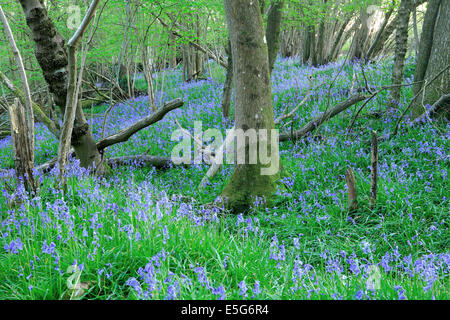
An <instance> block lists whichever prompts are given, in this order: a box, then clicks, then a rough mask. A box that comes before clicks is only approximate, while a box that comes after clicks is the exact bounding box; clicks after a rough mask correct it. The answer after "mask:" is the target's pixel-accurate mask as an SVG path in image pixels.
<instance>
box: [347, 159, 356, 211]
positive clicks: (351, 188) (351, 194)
mask: <svg viewBox="0 0 450 320" xmlns="http://www.w3.org/2000/svg"><path fill="white" fill-rule="evenodd" d="M345 182H346V183H347V189H348V211H349V212H353V211H355V210H356V209H358V194H357V191H356V183H355V174H354V173H353V169H352V168H351V167H348V168H347V171H346V172H345Z"/></svg>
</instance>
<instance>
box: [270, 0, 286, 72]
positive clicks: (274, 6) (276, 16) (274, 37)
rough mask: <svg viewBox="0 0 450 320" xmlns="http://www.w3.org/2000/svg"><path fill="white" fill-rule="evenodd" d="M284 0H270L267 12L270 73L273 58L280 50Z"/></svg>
mask: <svg viewBox="0 0 450 320" xmlns="http://www.w3.org/2000/svg"><path fill="white" fill-rule="evenodd" d="M283 6H284V0H276V1H272V3H271V5H270V8H269V12H268V14H267V28H266V38H267V47H268V51H269V72H270V73H272V70H273V66H274V65H275V60H276V58H277V55H278V52H279V51H280V32H281V19H282V16H283Z"/></svg>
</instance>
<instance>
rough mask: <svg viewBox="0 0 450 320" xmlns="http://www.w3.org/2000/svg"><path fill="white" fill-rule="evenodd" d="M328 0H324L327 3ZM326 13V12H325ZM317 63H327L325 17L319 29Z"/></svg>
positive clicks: (321, 20)
mask: <svg viewBox="0 0 450 320" xmlns="http://www.w3.org/2000/svg"><path fill="white" fill-rule="evenodd" d="M326 3H327V0H323V4H324V5H326ZM325 14H326V13H325ZM317 63H318V64H319V65H323V64H324V63H325V18H324V17H322V18H321V19H320V24H319V31H318V35H317Z"/></svg>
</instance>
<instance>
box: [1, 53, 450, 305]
mask: <svg viewBox="0 0 450 320" xmlns="http://www.w3.org/2000/svg"><path fill="white" fill-rule="evenodd" d="M341 67H342V64H340V63H336V64H329V65H326V66H323V67H320V68H312V67H305V66H299V65H297V64H296V63H295V61H294V60H292V59H279V60H278V61H277V65H276V69H275V70H274V74H273V79H272V81H273V96H274V109H275V116H276V117H277V116H278V115H280V113H281V112H282V110H283V109H284V108H285V107H286V105H288V106H289V108H290V109H293V108H294V107H295V106H296V105H297V104H298V103H299V102H300V101H301V100H302V99H303V97H304V95H305V94H306V91H307V87H308V81H309V80H308V76H309V75H310V74H312V75H313V77H314V86H318V85H319V84H323V85H322V86H318V87H316V88H315V89H314V90H313V91H312V93H311V98H310V99H309V100H308V102H307V103H306V104H305V105H304V106H302V107H301V109H300V110H299V111H298V112H297V113H296V115H295V116H294V129H295V128H300V127H301V126H302V125H303V124H304V123H306V122H307V121H309V120H310V119H311V118H312V117H313V116H314V115H317V114H318V113H319V112H321V111H323V110H325V109H326V108H327V106H329V107H332V106H333V105H335V104H336V103H338V102H339V101H342V100H345V99H346V98H348V96H349V91H350V87H351V84H352V79H353V72H354V71H355V72H356V73H357V75H358V77H357V78H356V84H355V87H364V82H365V81H364V79H363V77H362V73H361V66H359V65H357V64H355V65H345V66H343V67H342V68H341ZM413 69H414V64H413V61H412V60H411V59H410V60H408V63H407V66H406V71H405V72H406V82H407V83H411V82H412V74H413V72H414V70H413ZM211 70H212V71H211V74H210V75H209V76H208V79H207V80H205V81H199V82H194V83H182V81H181V76H182V75H181V70H179V69H177V70H167V71H164V72H162V73H161V74H159V78H158V80H157V81H158V84H159V87H161V85H162V83H163V82H164V88H165V89H164V94H163V95H162V96H161V95H157V101H161V102H164V101H168V100H171V99H174V98H178V97H181V98H182V99H183V100H184V101H185V105H184V106H183V107H182V108H180V109H178V110H175V111H172V112H171V113H169V114H168V115H167V116H166V117H165V118H164V119H163V120H162V121H160V122H158V123H157V124H155V125H153V126H151V127H149V128H148V129H146V130H142V131H140V132H139V133H137V134H136V135H134V136H133V137H132V138H131V139H130V140H129V141H128V142H126V143H123V144H119V145H115V146H113V147H111V148H109V149H108V150H107V151H106V157H116V156H125V155H138V154H143V153H145V152H146V151H148V154H150V155H160V156H167V157H169V156H170V154H171V150H172V148H173V146H174V145H175V144H176V143H177V142H175V141H171V139H170V137H171V134H172V132H173V131H174V130H176V129H177V126H176V125H175V123H174V120H175V119H178V120H179V121H180V123H181V125H182V126H183V127H184V128H188V129H190V130H191V131H192V128H193V126H194V121H202V123H203V130H206V129H208V128H217V129H220V130H221V131H222V132H223V133H225V130H226V129H227V128H230V127H231V126H232V123H225V122H223V121H222V117H221V110H220V102H221V96H222V87H223V82H224V74H223V71H222V70H221V69H220V68H218V67H217V66H215V65H212V66H211ZM391 70H392V62H391V61H382V62H379V63H375V64H370V65H367V66H365V67H364V71H365V74H366V78H367V82H368V84H369V86H370V87H375V88H380V87H381V86H384V85H389V81H390V79H391ZM163 75H164V76H163ZM334 78H336V81H334V84H333V86H332V87H331V88H330V83H332V81H333V79H334ZM163 79H164V80H163ZM142 81H143V80H141V82H140V83H138V85H140V86H141V87H142V89H144V88H145V83H143V82H142ZM387 95H388V92H387V91H385V92H383V93H382V94H380V95H378V96H377V97H376V98H375V99H373V100H372V101H371V102H370V103H369V104H368V105H367V106H366V107H365V109H364V110H363V112H362V113H361V116H360V117H359V118H358V119H357V121H356V122H355V125H354V126H353V130H352V131H351V132H350V133H347V128H348V126H349V123H350V122H351V119H352V117H353V115H354V114H355V112H356V111H357V110H358V109H359V107H360V106H361V105H362V103H359V104H358V105H357V106H355V107H352V108H350V109H348V110H347V111H346V112H343V113H342V114H340V115H338V116H336V117H335V118H333V119H331V120H330V121H328V122H327V123H325V124H323V125H322V126H321V127H320V128H319V129H318V130H317V131H315V132H314V133H313V135H311V136H310V137H308V138H306V139H303V140H300V141H297V143H295V144H294V143H292V142H283V143H282V144H281V149H280V154H281V158H282V163H283V167H284V169H285V170H284V174H283V178H282V181H281V182H280V189H279V191H278V192H277V195H276V201H275V203H274V206H273V207H271V208H267V209H262V208H261V207H258V206H256V205H255V207H254V208H252V210H251V212H250V213H249V214H247V215H225V216H224V215H222V212H221V211H220V210H216V209H215V208H212V207H211V206H205V205H204V204H206V203H209V202H211V201H213V200H214V199H215V198H216V197H217V196H218V195H219V194H220V192H221V190H222V188H223V186H224V185H225V183H226V181H227V179H228V178H229V176H230V174H231V172H232V170H233V167H232V166H231V165H225V166H224V167H222V169H221V171H219V173H218V174H217V176H216V177H215V178H214V179H213V181H212V183H211V184H210V185H208V186H206V188H205V189H204V190H203V191H201V192H199V191H198V189H197V187H198V184H199V183H200V181H201V179H202V177H203V175H204V174H205V172H206V170H207V168H208V166H207V165H204V164H203V165H192V166H188V167H174V168H170V169H168V170H164V171H163V170H156V169H154V168H148V167H145V168H142V167H141V166H140V165H139V164H138V163H134V164H130V166H128V167H126V166H124V167H120V168H115V169H114V171H113V173H111V174H109V175H107V176H105V177H103V178H94V177H91V176H89V175H87V174H86V172H85V171H84V170H83V169H80V168H79V166H78V165H77V163H76V162H75V161H73V162H72V163H71V165H70V168H69V173H68V174H69V180H68V181H69V183H68V191H67V193H66V194H62V193H61V192H60V191H59V190H58V189H57V182H56V181H57V178H56V170H53V171H52V172H51V173H49V174H46V175H44V176H40V177H39V179H40V181H41V187H40V194H39V197H36V198H34V199H29V198H28V197H27V195H26V194H25V193H23V192H22V194H21V197H22V201H21V202H22V203H21V205H19V206H15V207H10V206H8V205H7V199H8V198H9V197H10V196H11V192H9V191H7V190H8V188H7V187H6V184H7V183H8V184H12V182H11V181H8V179H6V178H5V177H3V178H2V177H0V189H1V190H3V192H2V193H1V194H0V221H1V225H0V299H69V298H71V299H79V298H82V299H410V300H411V299H448V298H449V297H450V295H449V291H450V290H449V288H450V286H449V268H450V251H449V244H450V243H449V240H450V237H449V215H448V213H449V212H450V202H449V197H450V194H449V190H450V189H449V187H448V180H447V174H448V168H449V160H450V159H449V154H450V153H449V146H450V144H449V138H450V136H449V130H448V129H449V125H448V124H442V123H425V124H423V125H420V126H414V127H411V128H408V127H407V126H406V125H405V124H404V125H403V126H402V127H401V130H400V132H399V133H398V135H397V136H395V137H394V138H393V139H392V140H390V141H386V142H382V143H380V145H379V177H378V190H379V191H378V201H377V205H376V207H375V208H374V209H373V210H371V209H369V205H368V202H369V187H370V163H371V162H370V144H369V141H370V138H371V131H372V130H376V131H377V132H378V135H379V136H382V135H383V134H386V133H388V132H391V131H392V130H393V128H394V127H395V124H396V121H397V119H398V117H399V115H400V114H401V112H402V110H403V109H404V108H405V106H406V105H407V102H409V101H410V99H411V95H412V92H411V88H410V87H405V88H404V90H403V95H402V101H401V102H400V106H399V108H398V109H392V110H386V105H387ZM105 110H106V107H105V106H98V107H93V108H92V109H87V110H86V114H87V116H88V117H89V121H90V122H91V123H92V126H93V128H94V133H95V136H96V137H97V138H99V137H101V136H102V134H103V133H102V124H103V116H99V115H98V114H101V113H104V112H105ZM94 113H96V114H97V116H95V117H91V116H90V115H93V114H94ZM149 113H150V110H149V106H148V102H147V98H146V97H138V98H136V99H132V100H129V101H127V102H126V103H122V104H119V105H116V106H115V107H114V108H113V109H112V111H111V113H110V114H109V115H108V119H107V126H106V130H105V133H104V135H105V136H106V135H109V134H112V133H114V132H116V131H117V130H118V129H120V128H124V127H126V126H128V125H129V124H131V123H133V122H134V121H136V120H138V119H140V118H142V117H143V116H146V115H148V114H149ZM286 128H288V129H286ZM286 128H285V129H284V130H286V131H287V130H290V125H288V126H287V127H286ZM36 139H37V142H36V160H37V162H38V163H43V162H45V161H48V160H49V159H51V158H52V157H53V156H54V155H55V154H56V149H57V141H56V139H55V138H54V137H52V136H51V134H50V133H49V132H48V130H46V129H45V128H43V127H42V126H40V125H37V127H36ZM11 154H12V146H11V139H10V137H7V138H5V139H3V140H0V167H1V168H12V167H13V159H12V157H11ZM347 166H351V167H352V168H353V170H354V172H355V178H356V186H357V190H358V196H359V203H360V206H359V209H358V210H357V211H356V212H354V213H352V214H348V212H347V189H346V183H345V178H344V175H345V170H346V168H347ZM77 288H80V290H78V291H77V290H76V289H77Z"/></svg>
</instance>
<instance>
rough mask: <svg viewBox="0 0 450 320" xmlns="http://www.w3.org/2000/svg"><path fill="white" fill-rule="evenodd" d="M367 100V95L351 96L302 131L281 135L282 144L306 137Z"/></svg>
mask: <svg viewBox="0 0 450 320" xmlns="http://www.w3.org/2000/svg"><path fill="white" fill-rule="evenodd" d="M367 98H368V96H367V95H364V94H361V93H359V94H355V95H353V96H351V97H350V98H348V99H347V100H345V101H342V102H340V103H338V104H337V105H336V106H335V107H334V108H333V109H331V110H329V111H326V112H324V113H321V114H320V115H318V116H316V117H315V118H314V119H312V120H311V121H309V122H308V123H307V124H306V125H304V126H303V127H302V128H301V129H299V130H296V131H294V132H292V133H290V132H289V133H288V132H286V133H282V134H280V136H279V139H280V142H282V141H287V140H298V139H301V138H303V137H305V136H306V135H307V134H308V133H309V132H312V131H314V130H315V129H316V128H317V127H319V126H320V125H321V124H322V123H324V122H325V121H327V120H328V119H330V118H332V117H334V116H336V115H337V114H339V113H341V112H342V111H345V110H347V109H348V108H350V107H351V106H353V105H354V104H356V103H358V102H360V101H363V100H365V99H367Z"/></svg>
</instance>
